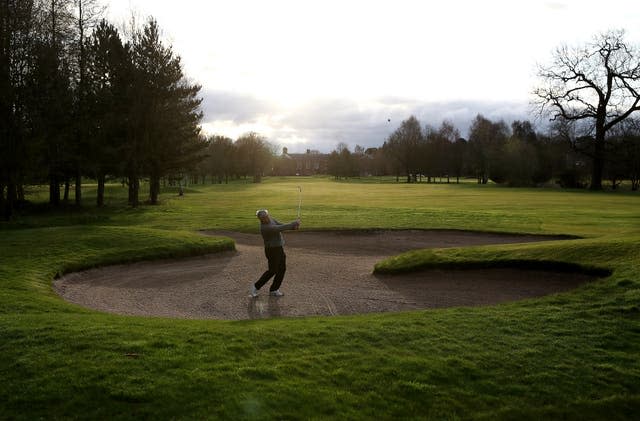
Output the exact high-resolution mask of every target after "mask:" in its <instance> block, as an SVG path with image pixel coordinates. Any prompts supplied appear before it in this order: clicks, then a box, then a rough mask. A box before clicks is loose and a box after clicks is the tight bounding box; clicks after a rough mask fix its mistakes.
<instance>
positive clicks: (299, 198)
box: [298, 186, 302, 219]
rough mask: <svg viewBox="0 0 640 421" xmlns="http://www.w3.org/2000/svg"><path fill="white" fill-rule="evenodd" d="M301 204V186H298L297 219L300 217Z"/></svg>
mask: <svg viewBox="0 0 640 421" xmlns="http://www.w3.org/2000/svg"><path fill="white" fill-rule="evenodd" d="M301 206H302V187H300V186H298V219H300V207H301Z"/></svg>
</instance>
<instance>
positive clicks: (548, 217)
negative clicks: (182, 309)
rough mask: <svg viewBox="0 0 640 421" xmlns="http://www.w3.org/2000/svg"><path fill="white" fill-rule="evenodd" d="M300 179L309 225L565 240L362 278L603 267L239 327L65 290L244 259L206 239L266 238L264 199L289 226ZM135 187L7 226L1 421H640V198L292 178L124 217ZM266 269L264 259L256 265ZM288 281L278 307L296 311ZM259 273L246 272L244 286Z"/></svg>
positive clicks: (409, 263) (466, 254) (385, 260)
mask: <svg viewBox="0 0 640 421" xmlns="http://www.w3.org/2000/svg"><path fill="white" fill-rule="evenodd" d="M365 181H366V182H365ZM297 186H302V191H303V192H304V199H303V202H302V209H301V218H302V223H303V231H309V232H327V231H340V230H354V229H359V230H378V229H382V230H456V231H474V232H480V233H490V234H492V235H498V234H499V233H511V234H529V235H530V234H534V235H545V236H549V235H560V236H562V239H549V241H538V242H528V243H523V242H517V243H511V244H488V245H486V244H476V245H470V246H463V245H460V244H458V245H453V247H437V248H424V249H417V250H416V249H414V247H413V246H412V247H410V249H409V250H407V251H402V250H397V253H396V251H394V254H393V255H392V256H391V257H385V256H380V259H378V258H375V259H372V260H371V265H369V264H367V265H368V267H369V269H368V271H369V273H370V272H371V271H372V270H374V267H375V271H376V273H378V274H382V273H384V274H385V277H386V276H389V275H386V274H392V273H402V274H407V273H408V274H409V275H408V276H411V274H412V273H414V272H415V271H448V270H452V269H456V270H458V269H465V270H479V269H483V270H484V269H486V270H524V269H526V270H540V269H544V270H554V271H555V270H560V271H573V270H580V271H583V272H587V273H597V274H600V275H603V274H604V276H603V277H601V278H599V279H597V280H594V281H591V282H587V283H582V284H581V285H576V286H575V288H573V289H571V290H570V291H565V292H560V293H556V294H551V295H546V296H543V297H539V298H529V299H526V300H520V301H517V302H509V303H502V304H496V305H488V306H465V305H462V306H457V307H453V308H436V309H413V310H411V311H401V312H397V311H395V312H389V313H372V314H354V315H336V316H332V317H325V315H324V314H323V315H321V316H311V317H269V318H267V319H260V320H238V321H225V320H185V319H177V318H167V317H158V316H157V315H156V316H155V317H140V316H125V315H116V314H108V313H104V312H101V311H95V310H92V309H87V308H85V307H82V306H79V305H76V304H72V303H68V302H66V301H65V300H63V299H62V298H61V297H60V296H59V295H58V294H57V293H56V292H55V291H54V288H53V285H54V284H55V282H57V281H56V279H62V278H61V277H63V276H64V275H65V274H70V273H73V272H78V271H82V270H89V269H95V268H104V267H105V266H108V265H116V264H129V263H136V264H140V265H146V264H150V265H154V264H162V262H165V261H168V260H170V261H180V260H182V259H187V260H203V259H205V257H202V256H205V255H212V253H213V255H215V256H224V254H229V253H235V252H234V251H233V250H234V247H235V246H234V243H233V242H232V241H231V240H229V238H228V236H206V235H202V233H201V231H203V230H208V231H227V232H228V231H233V232H236V233H243V235H252V236H255V235H256V233H257V228H258V225H257V221H256V217H255V210H256V209H259V208H268V209H269V211H270V213H271V214H273V215H274V216H276V217H277V218H278V219H279V220H281V221H283V222H284V221H288V220H293V219H294V218H295V217H296V214H297V208H298V196H297V193H298V189H297ZM126 193H127V192H126V189H123V188H122V187H121V186H119V185H112V186H109V187H108V189H107V193H106V202H107V206H106V207H105V208H103V209H93V208H91V207H90V203H92V202H93V197H94V196H92V195H94V194H95V191H94V190H93V187H92V186H90V185H87V186H86V191H85V192H84V195H83V197H84V198H85V200H86V201H87V203H86V204H85V206H84V207H83V208H82V209H76V210H69V211H65V212H63V211H60V212H39V209H38V208H37V207H36V208H34V209H32V210H31V211H30V212H28V213H25V214H23V215H19V216H18V217H17V218H16V220H15V221H14V222H12V223H10V224H3V225H2V226H1V231H0V251H1V253H0V280H1V284H0V375H1V376H2V379H3V382H0V418H8V419H35V418H47V419H51V418H93V419H95V418H99V419H140V418H154V419H194V418H196V419H371V418H382V419H492V420H493V419H558V418H566V419H581V420H583V419H604V418H607V419H633V418H634V417H635V416H636V414H637V413H639V412H640V362H639V361H638V358H637V356H638V355H640V274H639V272H638V267H640V211H639V209H640V196H638V195H637V194H632V193H625V192H614V193H612V192H587V191H560V190H551V189H508V188H501V187H497V186H493V185H487V186H480V185H476V184H460V185H445V184H437V185H427V184H414V185H407V184H396V183H393V182H392V180H373V179H367V180H352V181H350V182H335V181H333V180H330V179H327V178H301V177H292V178H269V179H266V180H264V182H263V183H262V184H249V183H244V182H235V183H232V184H228V185H206V186H202V185H192V186H190V187H189V188H187V189H186V190H185V195H184V196H178V195H177V190H172V189H166V190H164V191H163V192H162V194H161V197H160V198H161V200H162V203H161V205H160V206H141V207H140V208H138V209H131V208H127V207H126V206H125V203H126ZM37 194H38V192H34V195H33V196H32V197H33V198H36V199H37V197H38V196H37ZM303 231H301V233H302V232H303ZM287 238H289V237H287ZM294 243H295V239H294V238H293V236H291V243H290V244H289V245H288V246H287V247H289V246H291V250H289V249H288V254H289V256H290V258H291V259H295V254H296V253H302V251H299V250H303V249H302V248H300V249H297V250H296V251H294V249H295V244H294ZM242 247H243V245H242V242H240V241H239V242H238V244H237V248H238V250H240V251H241V249H242ZM219 252H222V253H223V254H222V255H218V254H215V253H219ZM352 258H353V259H356V258H360V256H355V257H352ZM141 261H145V262H142V263H138V262H141ZM147 261H150V262H147ZM264 264H265V262H264V257H263V256H260V258H259V259H258V261H257V262H256V265H257V266H256V267H255V273H256V274H259V272H261V271H262V270H263V265H264ZM291 264H293V263H291ZM372 265H373V266H372ZM299 269H300V270H303V269H304V268H299ZM313 269H316V270H317V268H313ZM98 270H102V269H98ZM292 270H293V269H292ZM289 275H290V274H289ZM289 275H287V277H286V278H285V281H284V283H283V290H284V291H285V292H289V294H287V295H286V296H285V297H283V298H284V299H287V300H289V301H287V302H288V303H291V302H292V300H293V298H294V297H295V294H294V292H295V291H296V289H295V286H294V285H295V280H294V278H293V277H289ZM180 276H185V277H187V278H188V275H187V274H179V275H178V276H176V278H179V277H180ZM402 276H405V275H402ZM234 281H236V280H234ZM250 281H251V280H244V279H243V280H237V282H238V285H239V286H238V291H241V290H242V291H246V288H247V287H248V284H249V282H250ZM289 288H291V289H290V290H289ZM315 288H318V289H321V288H322V285H316V286H315ZM214 298H215V299H218V298H219V297H202V299H203V301H208V300H212V299H214ZM266 300H267V299H266V297H259V298H258V301H257V302H258V303H262V302H266ZM244 302H245V305H246V303H247V301H244ZM146 304H147V303H140V305H146ZM242 310H243V311H244V312H245V315H246V314H248V313H247V312H248V311H249V310H248V309H247V307H244V308H243V309H242ZM256 316H260V314H259V312H258V313H256ZM256 318H260V317H256Z"/></svg>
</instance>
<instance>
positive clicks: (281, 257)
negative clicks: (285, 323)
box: [250, 209, 300, 297]
mask: <svg viewBox="0 0 640 421" xmlns="http://www.w3.org/2000/svg"><path fill="white" fill-rule="evenodd" d="M256 216H257V217H258V219H259V220H260V234H262V239H263V240H264V254H265V256H267V261H268V262H269V268H268V269H267V271H266V272H265V273H263V274H262V276H261V277H260V279H258V282H256V283H255V284H253V285H252V287H251V291H250V296H251V297H257V296H258V290H259V289H260V288H262V287H263V286H264V284H266V283H267V282H268V281H269V279H271V277H272V276H274V275H275V277H274V278H273V283H272V284H271V288H269V295H272V296H274V297H282V296H283V295H284V294H283V293H282V292H280V285H281V284H282V279H284V273H285V272H286V270H287V256H286V255H285V254H284V248H283V247H284V238H283V237H282V231H286V230H297V229H298V228H300V219H296V220H295V221H293V222H291V223H289V224H281V223H280V222H278V221H277V220H276V219H275V218H272V217H271V216H269V211H268V210H266V209H260V210H259V211H257V212H256Z"/></svg>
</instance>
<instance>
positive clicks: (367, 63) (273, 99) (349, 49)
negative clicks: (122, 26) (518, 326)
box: [109, 0, 640, 150]
mask: <svg viewBox="0 0 640 421" xmlns="http://www.w3.org/2000/svg"><path fill="white" fill-rule="evenodd" d="M109 5H110V10H111V18H112V20H115V21H117V22H119V21H121V20H122V19H123V17H126V16H127V15H128V12H127V10H128V9H129V8H131V7H132V8H134V9H135V10H137V11H138V12H139V15H141V16H147V15H153V16H154V17H155V18H156V19H157V20H158V23H159V24H160V26H161V28H162V29H163V30H164V33H165V35H166V37H167V39H168V40H169V41H170V42H171V43H172V44H173V46H174V50H175V51H176V52H177V53H178V54H180V55H181V57H182V59H183V64H184V66H185V71H186V72H187V73H188V75H189V76H190V77H192V78H193V79H194V80H195V81H197V82H199V83H201V84H202V85H203V92H202V94H203V96H204V99H205V101H204V104H203V110H204V113H205V119H204V121H205V123H206V124H205V125H204V127H205V130H207V131H212V130H214V131H215V130H219V131H225V132H226V133H229V134H230V135H231V134H233V135H231V137H237V136H236V133H242V132H244V131H248V130H256V131H258V132H260V133H262V134H264V135H265V136H268V137H269V138H272V139H273V140H275V141H276V143H278V142H280V143H282V144H283V146H290V147H291V148H292V149H293V148H296V147H297V148H306V147H312V148H314V147H313V146H312V145H313V144H314V143H316V142H317V143H318V146H317V148H318V149H324V150H327V148H329V149H331V148H333V147H334V146H335V144H337V143H338V142H347V143H348V144H350V145H351V146H354V145H355V144H357V143H360V144H363V145H372V146H375V145H379V144H381V143H382V142H383V141H384V138H385V137H386V135H387V134H388V132H389V131H390V130H389V126H390V125H391V124H385V123H386V122H387V119H388V118H391V119H392V123H394V124H395V123H397V124H399V122H400V121H402V120H403V119H405V118H407V117H408V116H409V115H412V114H415V115H416V116H417V117H419V118H420V119H421V121H423V122H424V123H425V124H426V123H429V124H432V125H436V126H437V125H439V124H440V122H441V121H442V119H447V120H450V121H452V122H454V123H455V124H457V125H459V129H460V130H461V132H462V133H463V135H464V134H465V133H466V130H467V127H468V123H469V122H470V120H471V119H472V118H473V117H475V115H476V114H477V113H483V114H484V115H485V116H486V117H488V118H495V119H498V118H504V119H505V120H510V119H512V117H513V116H518V118H527V117H529V118H533V117H532V116H528V115H527V114H526V111H527V106H526V104H527V103H528V101H529V100H530V92H531V90H532V88H533V86H534V84H535V78H534V73H535V65H536V63H544V62H546V61H547V60H548V59H549V57H550V53H551V51H552V50H553V49H554V48H555V47H557V46H558V45H560V44H562V43H568V44H576V43H584V42H585V41H588V40H590V39H591V37H592V36H593V35H595V34H596V33H598V32H602V31H605V30H608V29H618V28H622V29H626V30H627V38H628V40H629V41H631V42H633V43H640V3H638V2H637V0H608V1H607V2H606V4H603V3H602V2H601V1H599V0H598V1H596V0H551V1H538V0H528V1H518V2H514V1H509V0H486V1H482V2H480V1H475V0H449V1H440V2H431V1H417V0H415V1H412V0H396V1H393V2H389V1H386V0H385V1H382V0H369V1H365V0H349V1H344V0H324V1H299V0H273V1H262V0H235V1H226V0H224V1H223V0H214V1H199V0H182V1H180V2H177V3H176V2H158V1H156V0H112V1H110V2H109ZM396 127H397V126H396Z"/></svg>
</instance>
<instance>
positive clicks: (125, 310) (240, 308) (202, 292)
mask: <svg viewBox="0 0 640 421" xmlns="http://www.w3.org/2000/svg"><path fill="white" fill-rule="evenodd" d="M203 233H205V234H207V235H216V236H220V235H223V236H228V237H231V238H232V239H234V240H235V242H236V248H237V251H235V252H224V253H218V254H212V255H206V256H200V257H194V258H187V259H179V260H164V261H152V262H139V263H135V264H128V265H114V266H107V267H103V268H98V269H92V270H88V271H83V272H77V273H71V274H68V275H66V276H64V277H62V278H60V279H58V280H56V281H54V289H55V290H56V292H57V293H58V294H59V295H61V296H62V297H63V298H64V299H65V300H67V301H70V302H73V303H76V304H79V305H82V306H84V307H89V308H92V309H95V310H99V311H104V312H109V313H118V314H125V315H138V316H159V317H175V318H188V319H229V320H239V319H255V318H266V317H293V316H314V315H346V314H364V313H380V312H397V311H408V310H418V309H429V308H442V307H455V306H476V305H492V304H498V303H503V302H509V301H516V300H521V299H525V298H532V297H540V296H544V295H548V294H553V293H557V292H563V291H568V290H571V289H574V288H576V287H578V286H580V285H582V284H583V283H585V282H589V281H591V280H593V279H595V278H596V277H597V276H603V275H606V274H607V273H605V272H593V273H585V272H584V271H583V270H581V268H580V267H578V266H576V265H570V264H560V263H558V264H555V263H554V262H546V263H545V262H531V261H527V262H524V261H512V262H502V264H500V265H497V266H496V265H495V264H494V265H493V267H486V266H484V267H483V266H482V265H481V264H479V263H476V264H469V265H467V266H465V267H463V268H458V267H432V268H428V269H425V268H422V269H421V270H419V271H416V272H411V273H402V274H396V275H386V274H379V273H376V274H373V273H372V269H373V267H374V265H375V264H376V263H377V262H379V261H381V260H383V259H385V258H388V257H390V256H394V255H397V254H400V253H403V252H406V251H409V250H414V249H422V248H443V247H463V246H474V245H487V244H507V243H523V242H533V241H543V240H559V239H567V237H566V236H548V235H544V236H537V235H517V234H503V233H487V232H468V231H456V230H417V229H416V230H382V229H371V230H335V231H328V230H327V231H324V230H323V231H300V232H292V233H287V234H286V242H287V245H286V252H287V259H288V271H287V276H286V277H285V281H284V283H283V287H282V289H283V290H284V291H285V292H286V295H285V296H284V297H282V298H272V297H268V296H267V295H266V294H264V293H263V294H262V295H261V296H259V297H258V298H257V299H249V298H248V297H247V292H248V287H249V284H250V283H251V282H252V281H255V279H257V277H258V276H259V275H260V274H261V273H262V271H263V270H264V265H265V262H264V256H263V248H262V242H261V238H260V236H259V235H257V234H248V233H239V232H230V231H204V232H203ZM537 263H540V266H536V264H537ZM552 263H553V264H552ZM498 266H501V267H498Z"/></svg>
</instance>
